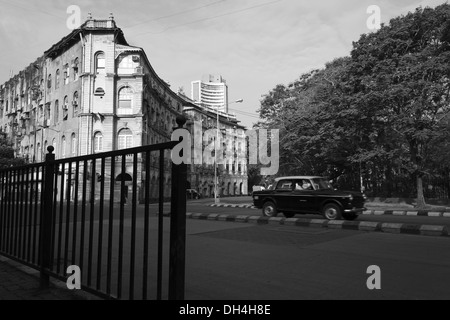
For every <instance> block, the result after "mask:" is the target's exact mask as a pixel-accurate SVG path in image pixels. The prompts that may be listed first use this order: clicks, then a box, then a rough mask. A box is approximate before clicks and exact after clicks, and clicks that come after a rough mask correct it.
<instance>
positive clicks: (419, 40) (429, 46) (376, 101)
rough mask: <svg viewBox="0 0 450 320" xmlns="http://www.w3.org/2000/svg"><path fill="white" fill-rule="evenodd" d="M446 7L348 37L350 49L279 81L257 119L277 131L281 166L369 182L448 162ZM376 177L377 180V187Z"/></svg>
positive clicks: (418, 177)
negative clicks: (347, 53) (287, 81)
mask: <svg viewBox="0 0 450 320" xmlns="http://www.w3.org/2000/svg"><path fill="white" fill-rule="evenodd" d="M449 77H450V5H447V4H443V5H440V6H438V7H436V8H434V9H432V8H424V9H423V8H421V7H419V8H417V9H416V10H415V11H414V12H409V13H408V14H407V15H404V16H400V17H397V18H394V19H392V20H391V21H390V23H389V24H388V25H382V27H381V29H380V30H378V31H377V32H373V33H369V34H364V35H362V36H361V37H360V39H359V40H358V41H356V42H354V43H353V49H352V51H351V53H350V56H348V57H342V58H337V59H335V60H334V61H332V62H330V63H327V64H326V65H325V67H324V68H323V69H319V70H312V71H310V72H308V73H305V74H303V75H301V76H300V77H299V79H297V80H296V81H294V82H292V83H290V84H289V85H287V86H285V85H281V84H280V85H277V86H276V87H275V88H274V89H273V90H271V91H270V92H269V93H268V94H267V95H265V96H264V97H263V99H262V100H261V108H260V110H259V112H260V117H261V119H262V120H261V122H260V123H258V126H260V127H271V128H275V127H276V128H279V129H280V131H281V132H280V137H282V138H281V139H280V153H281V154H280V164H281V166H280V168H281V169H280V174H287V173H289V174H292V173H295V174H301V173H305V174H306V173H307V174H321V175H327V176H329V177H330V178H331V179H336V178H338V179H339V178H341V179H344V180H345V179H347V180H348V179H350V180H351V181H352V184H353V185H354V186H356V185H358V184H359V180H360V178H361V177H362V178H364V184H366V185H367V186H369V189H370V188H375V187H384V188H389V186H388V185H387V184H386V182H389V181H391V182H392V181H393V180H395V179H394V177H406V180H408V179H409V180H410V181H414V182H415V183H416V184H417V191H418V194H417V198H418V203H419V205H423V204H424V202H423V193H422V190H421V188H422V178H423V177H424V176H425V175H432V174H434V173H436V172H438V171H439V170H441V169H443V167H445V166H446V167H447V168H448V167H449V163H448V160H447V159H448V157H445V156H444V155H446V154H449V153H450V148H449V146H448V141H449V138H450V135H449V133H450V132H449V126H448V124H449V123H448V117H447V115H448V113H449V111H450V103H449V102H450V101H449V92H450V83H449ZM375 185H377V186H375Z"/></svg>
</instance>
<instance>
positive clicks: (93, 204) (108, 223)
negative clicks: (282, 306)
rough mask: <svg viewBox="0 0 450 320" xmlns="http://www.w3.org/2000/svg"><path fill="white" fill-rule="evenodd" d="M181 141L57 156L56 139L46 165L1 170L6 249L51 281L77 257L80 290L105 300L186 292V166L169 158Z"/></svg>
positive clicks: (0, 230)
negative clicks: (166, 200)
mask: <svg viewBox="0 0 450 320" xmlns="http://www.w3.org/2000/svg"><path fill="white" fill-rule="evenodd" d="M178 120H179V119H177V122H178V124H179V128H181V127H182V126H183V124H184V122H183V121H178ZM176 144H178V142H176V141H171V142H166V143H161V144H155V145H148V146H142V147H137V148H131V149H125V150H117V151H111V152H105V153H99V154H92V155H86V156H81V157H74V158H68V159H56V160H55V156H54V154H53V153H52V152H53V150H54V149H53V147H52V146H50V147H48V151H49V153H48V154H47V155H46V161H45V162H44V163H38V164H30V165H26V166H21V167H14V168H8V169H2V170H0V197H1V199H0V254H2V255H4V256H6V257H9V258H11V259H14V260H17V261H19V262H22V263H23V264H25V265H28V266H30V267H32V268H35V269H38V270H40V271H41V285H42V286H43V287H46V286H48V285H49V279H50V277H54V278H57V279H59V280H63V281H66V280H67V277H68V276H69V275H68V274H67V273H66V272H67V268H68V267H69V266H71V265H76V266H78V267H80V269H81V287H82V289H83V290H85V291H87V292H90V293H93V294H95V295H98V296H100V297H103V298H112V299H164V298H168V299H184V270H185V257H184V255H185V232H186V221H185V219H186V191H185V190H186V165H185V164H180V165H175V164H171V167H172V168H170V167H168V166H167V159H168V158H170V151H171V150H172V148H173V147H174V146H175V145H176ZM155 154H156V155H155ZM130 155H131V156H130ZM153 155H155V156H157V157H158V158H159V163H158V164H157V165H155V163H153V162H152V161H151V159H153V158H154V157H153ZM168 174H171V176H172V180H171V181H172V185H171V189H169V190H171V194H170V195H165V194H164V193H165V192H164V189H165V185H164V184H165V181H166V179H165V177H166V176H167V175H168ZM155 177H157V178H156V179H155ZM152 181H153V182H154V181H156V183H151V182H152ZM130 189H131V192H130V193H129V194H128V191H129V190H130ZM166 190H167V189H166ZM155 195H157V197H158V199H159V201H158V203H157V204H152V203H151V200H152V198H154V196H155ZM165 196H166V197H167V196H170V198H171V203H170V209H168V208H166V209H165V207H164V206H165V204H164V197H165ZM140 197H141V199H139V198H140ZM167 205H168V204H166V206H167ZM169 212H170V230H169V228H168V225H167V223H164V222H165V219H166V218H165V213H169ZM166 234H169V237H167V235H166ZM164 270H168V272H164ZM163 283H168V286H167V290H164V287H163Z"/></svg>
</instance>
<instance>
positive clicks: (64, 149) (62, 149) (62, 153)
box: [61, 136, 66, 158]
mask: <svg viewBox="0 0 450 320" xmlns="http://www.w3.org/2000/svg"><path fill="white" fill-rule="evenodd" d="M65 157H66V137H65V136H63V137H62V138H61V158H65Z"/></svg>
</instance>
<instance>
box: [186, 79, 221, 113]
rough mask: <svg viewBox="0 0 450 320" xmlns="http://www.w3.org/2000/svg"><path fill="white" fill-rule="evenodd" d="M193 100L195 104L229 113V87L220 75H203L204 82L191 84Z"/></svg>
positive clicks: (197, 81) (199, 81) (198, 81)
mask: <svg viewBox="0 0 450 320" xmlns="http://www.w3.org/2000/svg"><path fill="white" fill-rule="evenodd" d="M191 99H192V100H194V101H195V102H197V103H199V104H201V105H203V106H206V107H211V108H214V109H217V110H219V111H223V112H228V86H227V83H226V81H225V79H223V78H222V76H220V75H212V74H207V75H203V77H202V80H196V81H192V82H191Z"/></svg>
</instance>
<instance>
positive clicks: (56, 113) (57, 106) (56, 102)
mask: <svg viewBox="0 0 450 320" xmlns="http://www.w3.org/2000/svg"><path fill="white" fill-rule="evenodd" d="M58 121H59V101H58V100H55V112H54V113H53V122H54V123H55V124H57V123H58ZM53 146H55V145H53Z"/></svg>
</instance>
